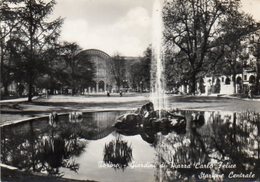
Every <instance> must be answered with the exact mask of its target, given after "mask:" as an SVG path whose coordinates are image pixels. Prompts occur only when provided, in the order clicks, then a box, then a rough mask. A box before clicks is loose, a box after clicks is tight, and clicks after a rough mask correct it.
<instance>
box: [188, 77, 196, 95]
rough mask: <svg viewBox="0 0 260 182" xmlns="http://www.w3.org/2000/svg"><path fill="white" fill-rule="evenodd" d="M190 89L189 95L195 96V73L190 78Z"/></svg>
mask: <svg viewBox="0 0 260 182" xmlns="http://www.w3.org/2000/svg"><path fill="white" fill-rule="evenodd" d="M190 81H191V88H190V91H189V92H190V94H192V95H195V92H196V81H197V80H196V73H192V76H191V80H190Z"/></svg>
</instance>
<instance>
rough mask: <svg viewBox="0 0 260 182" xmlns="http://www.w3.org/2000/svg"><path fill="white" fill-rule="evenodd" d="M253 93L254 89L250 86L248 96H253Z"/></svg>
mask: <svg viewBox="0 0 260 182" xmlns="http://www.w3.org/2000/svg"><path fill="white" fill-rule="evenodd" d="M252 97H253V95H252V89H251V88H250V89H249V91H248V98H252Z"/></svg>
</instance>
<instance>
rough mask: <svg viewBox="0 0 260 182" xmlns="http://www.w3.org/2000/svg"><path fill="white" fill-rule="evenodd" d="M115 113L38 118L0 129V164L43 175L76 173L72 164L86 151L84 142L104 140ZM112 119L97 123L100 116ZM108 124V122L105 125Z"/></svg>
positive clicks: (75, 163)
mask: <svg viewBox="0 0 260 182" xmlns="http://www.w3.org/2000/svg"><path fill="white" fill-rule="evenodd" d="M116 115H117V114H116V113H108V112H104V113H95V114H94V113H88V114H85V115H84V116H82V115H80V114H79V113H72V114H69V115H66V116H57V114H56V113H52V114H50V116H49V118H48V119H38V120H36V121H29V122H26V123H21V124H17V125H14V126H6V127H3V128H1V161H2V162H3V163H5V164H8V165H11V166H15V167H18V168H20V169H24V170H28V171H29V170H32V171H35V172H47V173H48V174H51V175H56V176H63V175H64V174H63V173H62V172H60V170H59V169H60V168H61V167H62V168H67V169H70V170H71V171H74V172H77V171H78V170H79V167H80V165H79V163H78V162H76V159H77V157H79V156H80V155H81V154H82V153H83V152H85V151H84V150H86V149H87V144H88V141H87V139H93V140H95V139H97V138H99V137H102V138H103V137H104V135H103V133H105V134H107V131H109V132H111V126H112V124H113V120H115V117H116ZM105 116H108V118H109V117H110V118H111V117H112V116H114V118H113V120H106V121H107V122H103V123H102V124H99V122H100V117H103V118H104V117H105ZM109 122H110V123H109Z"/></svg>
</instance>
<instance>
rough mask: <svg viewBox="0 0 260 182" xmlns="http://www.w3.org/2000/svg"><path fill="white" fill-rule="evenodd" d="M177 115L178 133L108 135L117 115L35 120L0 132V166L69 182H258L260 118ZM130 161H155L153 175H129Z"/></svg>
mask: <svg viewBox="0 0 260 182" xmlns="http://www.w3.org/2000/svg"><path fill="white" fill-rule="evenodd" d="M178 112H179V114H180V115H184V116H185V118H186V125H185V132H181V133H180V132H178V131H175V130H173V129H169V128H167V127H162V125H160V127H156V125H154V126H149V125H146V126H138V127H133V128H130V129H127V128H126V129H120V130H116V132H113V131H114V130H115V129H114V128H113V127H112V126H113V124H114V122H115V120H116V117H117V116H119V115H121V114H122V113H115V112H95V113H87V114H83V115H82V117H81V118H80V117H78V118H73V117H72V116H71V119H69V115H65V116H59V117H58V120H57V119H54V118H55V117H53V121H51V122H50V121H49V120H48V119H39V120H35V121H30V122H27V123H23V124H18V125H15V126H12V127H3V128H1V161H2V162H3V163H5V164H8V165H12V166H15V167H18V168H20V169H24V170H33V171H38V172H46V173H49V174H52V175H57V176H62V175H64V174H63V172H62V171H64V170H62V169H64V168H66V169H69V171H68V170H66V173H69V176H70V177H73V178H75V179H82V176H84V177H85V178H84V179H86V178H88V176H90V175H91V174H92V173H93V170H95V171H100V172H99V174H98V175H96V176H94V177H95V178H94V177H93V178H92V179H94V180H98V181H104V179H107V178H110V177H113V174H114V173H115V170H116V173H115V175H118V174H119V173H120V176H121V177H122V176H127V175H128V176H131V175H133V174H138V175H140V173H142V172H143V171H144V170H150V172H151V173H152V174H154V175H155V176H154V180H155V181H178V180H179V181H184V180H204V179H205V180H208V179H213V181H216V180H221V179H228V180H229V179H230V180H233V181H238V180H239V179H240V180H241V181H254V180H260V179H259V178H260V175H259V174H260V158H259V156H260V144H259V141H260V138H259V131H260V114H258V113H254V112H244V113H229V112H221V113H219V112H192V111H178ZM111 132H112V133H111ZM97 145H98V146H97ZM90 148H91V150H90ZM97 148H98V149H97ZM88 156H90V157H88ZM146 156H151V157H150V158H145V157H146ZM89 158H91V159H89ZM143 158H145V159H147V160H148V159H149V160H148V161H144V160H142V159H143ZM90 160H91V163H90V164H88V162H89V161H90ZM102 160H103V162H104V163H106V164H113V165H112V167H113V168H114V169H115V170H111V171H112V172H114V173H112V172H111V171H110V172H111V173H108V170H107V169H106V168H98V167H97V166H98V162H99V161H102ZM134 160H135V162H136V163H142V162H154V163H153V164H154V166H155V168H149V169H142V168H140V169H139V168H138V169H131V168H130V166H131V163H133V161H134ZM138 160H140V161H138ZM93 164H97V165H96V166H94V165H93ZM82 166H84V167H82ZM117 169H122V170H117ZM131 170H132V171H131ZM85 171H88V172H89V173H87V174H86V173H85ZM129 171H130V172H129ZM70 172H71V173H70ZM103 172H104V173H103ZM250 173H252V174H255V176H254V177H253V176H252V175H251V176H250ZM149 174H150V173H149ZM144 175H145V174H144ZM243 175H247V176H244V177H247V178H242V177H243ZM65 176H66V175H65ZM78 176H80V177H81V178H80V177H78ZM234 176H235V178H230V177H234ZM113 179H117V178H116V177H114V178H113ZM142 179H145V177H143V178H142ZM122 180H124V181H127V180H129V181H131V180H130V178H129V179H128V178H124V179H121V180H120V181H122Z"/></svg>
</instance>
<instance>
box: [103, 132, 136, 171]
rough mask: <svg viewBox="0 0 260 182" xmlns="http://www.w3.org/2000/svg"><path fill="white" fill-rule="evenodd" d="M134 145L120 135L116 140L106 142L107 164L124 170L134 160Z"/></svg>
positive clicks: (105, 160) (105, 158) (105, 154)
mask: <svg viewBox="0 0 260 182" xmlns="http://www.w3.org/2000/svg"><path fill="white" fill-rule="evenodd" d="M132 159H133V156H132V147H131V145H129V144H128V143H127V142H126V141H123V140H122V139H121V137H120V136H118V137H117V138H116V139H115V140H112V141H110V142H109V143H108V144H105V147H104V158H103V161H104V163H105V164H108V165H110V166H111V167H112V168H114V169H115V170H116V169H122V170H124V169H125V168H126V167H128V165H129V163H130V162H131V161H132Z"/></svg>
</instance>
